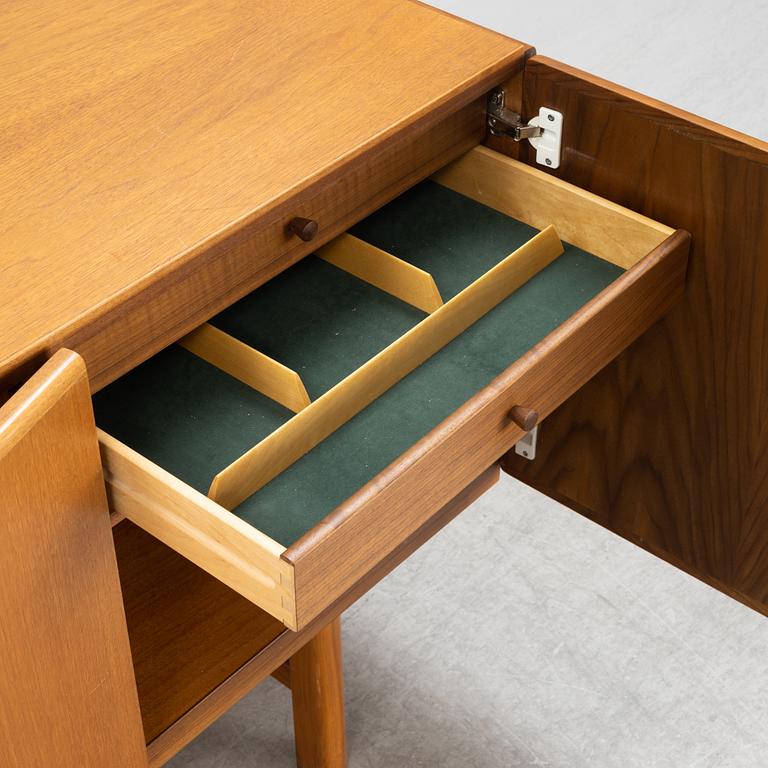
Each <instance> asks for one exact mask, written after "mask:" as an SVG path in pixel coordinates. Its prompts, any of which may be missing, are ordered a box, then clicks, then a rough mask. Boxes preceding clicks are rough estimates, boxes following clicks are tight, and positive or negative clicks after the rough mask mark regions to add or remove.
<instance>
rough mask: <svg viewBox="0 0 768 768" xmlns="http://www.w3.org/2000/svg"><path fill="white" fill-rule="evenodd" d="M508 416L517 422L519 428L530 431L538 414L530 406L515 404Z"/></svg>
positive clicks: (537, 418)
mask: <svg viewBox="0 0 768 768" xmlns="http://www.w3.org/2000/svg"><path fill="white" fill-rule="evenodd" d="M509 418H510V419H512V421H514V422H515V424H517V426H518V427H520V429H523V430H525V431H526V432H530V431H531V430H532V429H533V428H534V427H535V426H536V422H537V421H538V420H539V414H538V413H537V412H536V411H534V410H533V409H531V408H525V407H523V406H522V405H516V406H515V407H514V408H512V410H511V411H510V412H509Z"/></svg>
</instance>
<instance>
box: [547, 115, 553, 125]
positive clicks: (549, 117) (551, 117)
mask: <svg viewBox="0 0 768 768" xmlns="http://www.w3.org/2000/svg"><path fill="white" fill-rule="evenodd" d="M547 120H549V122H550V123H554V122H555V116H554V115H547Z"/></svg>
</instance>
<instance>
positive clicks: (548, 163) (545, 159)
mask: <svg viewBox="0 0 768 768" xmlns="http://www.w3.org/2000/svg"><path fill="white" fill-rule="evenodd" d="M544 162H545V163H546V164H547V165H552V160H551V159H550V158H548V157H546V158H544Z"/></svg>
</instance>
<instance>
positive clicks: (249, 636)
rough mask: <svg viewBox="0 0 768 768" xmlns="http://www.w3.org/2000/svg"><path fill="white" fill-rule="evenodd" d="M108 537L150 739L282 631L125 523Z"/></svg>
mask: <svg viewBox="0 0 768 768" xmlns="http://www.w3.org/2000/svg"><path fill="white" fill-rule="evenodd" d="M113 535H114V539H115V551H116V553H117V564H118V567H119V569H120V582H121V584H122V590H123V600H124V601H125V614H126V618H127V621H128V633H129V636H130V640H131V652H132V655H133V666H134V669H135V671H136V685H137V686H138V691H139V701H140V703H141V717H142V721H143V724H144V735H145V738H146V741H147V742H150V741H152V740H153V739H155V738H157V736H159V735H160V734H161V733H162V732H163V731H164V730H165V729H166V728H168V727H169V726H170V725H172V724H173V723H174V722H176V720H178V719H179V718H180V717H181V716H182V715H184V714H185V713H186V712H187V711H189V710H190V709H191V708H192V707H193V706H194V705H196V704H197V703H198V702H199V701H200V700H201V699H203V698H205V696H207V695H208V694H209V693H210V692H211V691H212V690H213V689H214V688H215V687H216V686H217V685H219V683H221V681H222V680H225V679H226V678H228V677H229V676H230V675H231V674H233V673H234V672H235V671H236V670H238V669H239V668H240V667H241V666H242V665H243V664H245V663H246V662H247V661H249V660H250V659H251V658H253V657H254V656H255V655H256V654H257V653H259V652H260V651H261V650H262V649H263V648H265V647H266V646H268V645H269V643H270V642H271V641H272V640H274V639H275V638H276V637H277V636H278V635H279V634H280V633H281V632H283V630H284V629H285V627H284V626H283V624H282V623H281V622H280V621H278V619H276V618H274V617H273V616H270V614H268V613H266V612H265V611H262V610H261V609H260V608H257V607H256V606H255V605H254V604H253V603H251V602H250V601H249V600H247V599H246V598H244V597H242V596H241V595H239V594H238V593H237V592H235V591H234V590H232V589H230V588H229V587H227V586H226V585H225V584H224V583H222V582H221V581H219V580H218V579H216V578H214V577H213V576H210V575H208V574H207V573H206V572H205V571H203V570H202V569H201V568H198V567H197V566H196V565H194V564H193V563H191V562H190V561H189V560H187V559H186V558H185V557H182V556H181V555H179V554H177V553H176V552H174V551H173V550H172V549H170V547H167V546H165V544H163V543H162V542H160V541H158V540H157V539H155V538H154V537H153V536H151V535H150V534H148V533H147V532H146V531H143V530H142V529H141V528H139V527H138V526H136V525H134V524H133V523H131V522H130V521H128V520H124V521H123V522H122V523H120V524H119V525H118V526H116V527H115V528H114V530H113ZM305 639H309V638H308V636H307V637H306V638H305ZM275 666H277V662H276V664H275ZM270 672H271V670H269V669H268V670H267V671H266V672H265V676H266V675H268V674H270Z"/></svg>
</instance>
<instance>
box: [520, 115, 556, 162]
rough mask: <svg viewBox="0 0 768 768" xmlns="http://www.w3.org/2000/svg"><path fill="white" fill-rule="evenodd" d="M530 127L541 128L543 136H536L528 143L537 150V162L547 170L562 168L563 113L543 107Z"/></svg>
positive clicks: (530, 123)
mask: <svg viewBox="0 0 768 768" xmlns="http://www.w3.org/2000/svg"><path fill="white" fill-rule="evenodd" d="M528 125H533V126H536V127H538V128H541V129H542V131H543V133H542V134H541V136H534V137H532V138H530V139H528V141H530V142H531V145H532V146H533V147H535V148H536V162H537V163H539V165H546V166H547V168H559V167H560V147H561V145H562V142H563V113H562V112H557V111H555V110H554V109H547V107H541V109H539V116H538V117H534V118H533V119H532V120H531V121H530V122H529V123H528Z"/></svg>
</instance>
